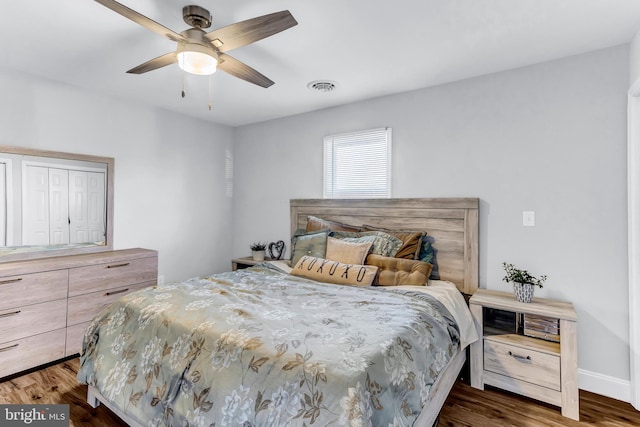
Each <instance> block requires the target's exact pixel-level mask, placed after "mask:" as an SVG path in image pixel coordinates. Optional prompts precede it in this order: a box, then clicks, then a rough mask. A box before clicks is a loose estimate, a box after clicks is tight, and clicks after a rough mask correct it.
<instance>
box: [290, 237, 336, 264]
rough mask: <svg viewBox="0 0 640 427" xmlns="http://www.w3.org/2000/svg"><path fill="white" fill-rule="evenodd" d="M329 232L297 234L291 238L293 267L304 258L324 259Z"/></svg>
mask: <svg viewBox="0 0 640 427" xmlns="http://www.w3.org/2000/svg"><path fill="white" fill-rule="evenodd" d="M328 235H329V230H319V231H313V232H310V233H305V232H304V231H302V232H301V233H298V232H297V231H296V233H295V234H294V235H293V237H292V238H291V265H296V264H297V263H298V260H300V258H302V257H303V256H305V255H306V256H312V257H316V258H324V257H325V254H326V253H327V236H328Z"/></svg>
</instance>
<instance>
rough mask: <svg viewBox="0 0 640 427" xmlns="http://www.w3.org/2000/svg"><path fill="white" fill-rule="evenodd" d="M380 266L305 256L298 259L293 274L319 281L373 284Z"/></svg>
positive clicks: (362, 284)
mask: <svg viewBox="0 0 640 427" xmlns="http://www.w3.org/2000/svg"><path fill="white" fill-rule="evenodd" d="M377 272H378V267H376V266H375V265H357V264H343V263H341V262H338V261H332V260H328V259H324V258H316V257H312V256H306V255H305V256H303V257H302V258H300V259H299V260H298V262H297V263H296V265H295V267H293V270H291V274H293V275H294V276H300V277H306V278H307V279H313V280H317V281H318V282H325V283H334V284H336V285H355V286H371V284H372V283H373V279H375V277H376V273H377Z"/></svg>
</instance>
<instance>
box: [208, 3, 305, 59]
mask: <svg viewBox="0 0 640 427" xmlns="http://www.w3.org/2000/svg"><path fill="white" fill-rule="evenodd" d="M295 25H298V22H297V21H296V20H295V18H294V17H293V15H291V13H289V11H288V10H283V11H281V12H275V13H270V14H268V15H264V16H259V17H257V18H252V19H247V20H246V21H241V22H236V23H235V24H231V25H227V26H226V27H222V28H218V29H217V30H213V31H211V32H210V33H207V35H206V36H205V37H206V38H207V39H209V40H211V42H212V43H213V45H214V46H215V47H217V48H218V50H219V51H220V52H227V51H229V50H231V49H236V48H238V47H241V46H245V45H248V44H250V43H253V42H257V41H258V40H262V39H264V38H266V37H269V36H272V35H274V34H277V33H279V32H280V31H284V30H286V29H288V28H291V27H293V26H295ZM216 40H217V41H216Z"/></svg>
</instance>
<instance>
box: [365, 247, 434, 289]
mask: <svg viewBox="0 0 640 427" xmlns="http://www.w3.org/2000/svg"><path fill="white" fill-rule="evenodd" d="M366 264H367V265H375V266H376V267H378V269H379V273H378V277H377V279H376V281H375V283H374V284H375V285H378V286H398V285H418V286H425V285H426V284H427V281H428V280H429V275H430V274H431V270H432V269H433V266H432V265H431V264H428V263H426V262H422V261H416V260H412V259H402V258H390V257H383V256H380V255H373V254H372V255H369V256H368V257H367V262H366Z"/></svg>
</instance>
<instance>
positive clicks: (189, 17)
mask: <svg viewBox="0 0 640 427" xmlns="http://www.w3.org/2000/svg"><path fill="white" fill-rule="evenodd" d="M182 19H183V20H184V22H186V23H187V24H189V25H191V26H192V27H196V28H209V27H210V26H211V14H210V13H209V11H208V10H207V9H205V8H204V7H200V6H196V5H189V6H185V7H183V8H182Z"/></svg>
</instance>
